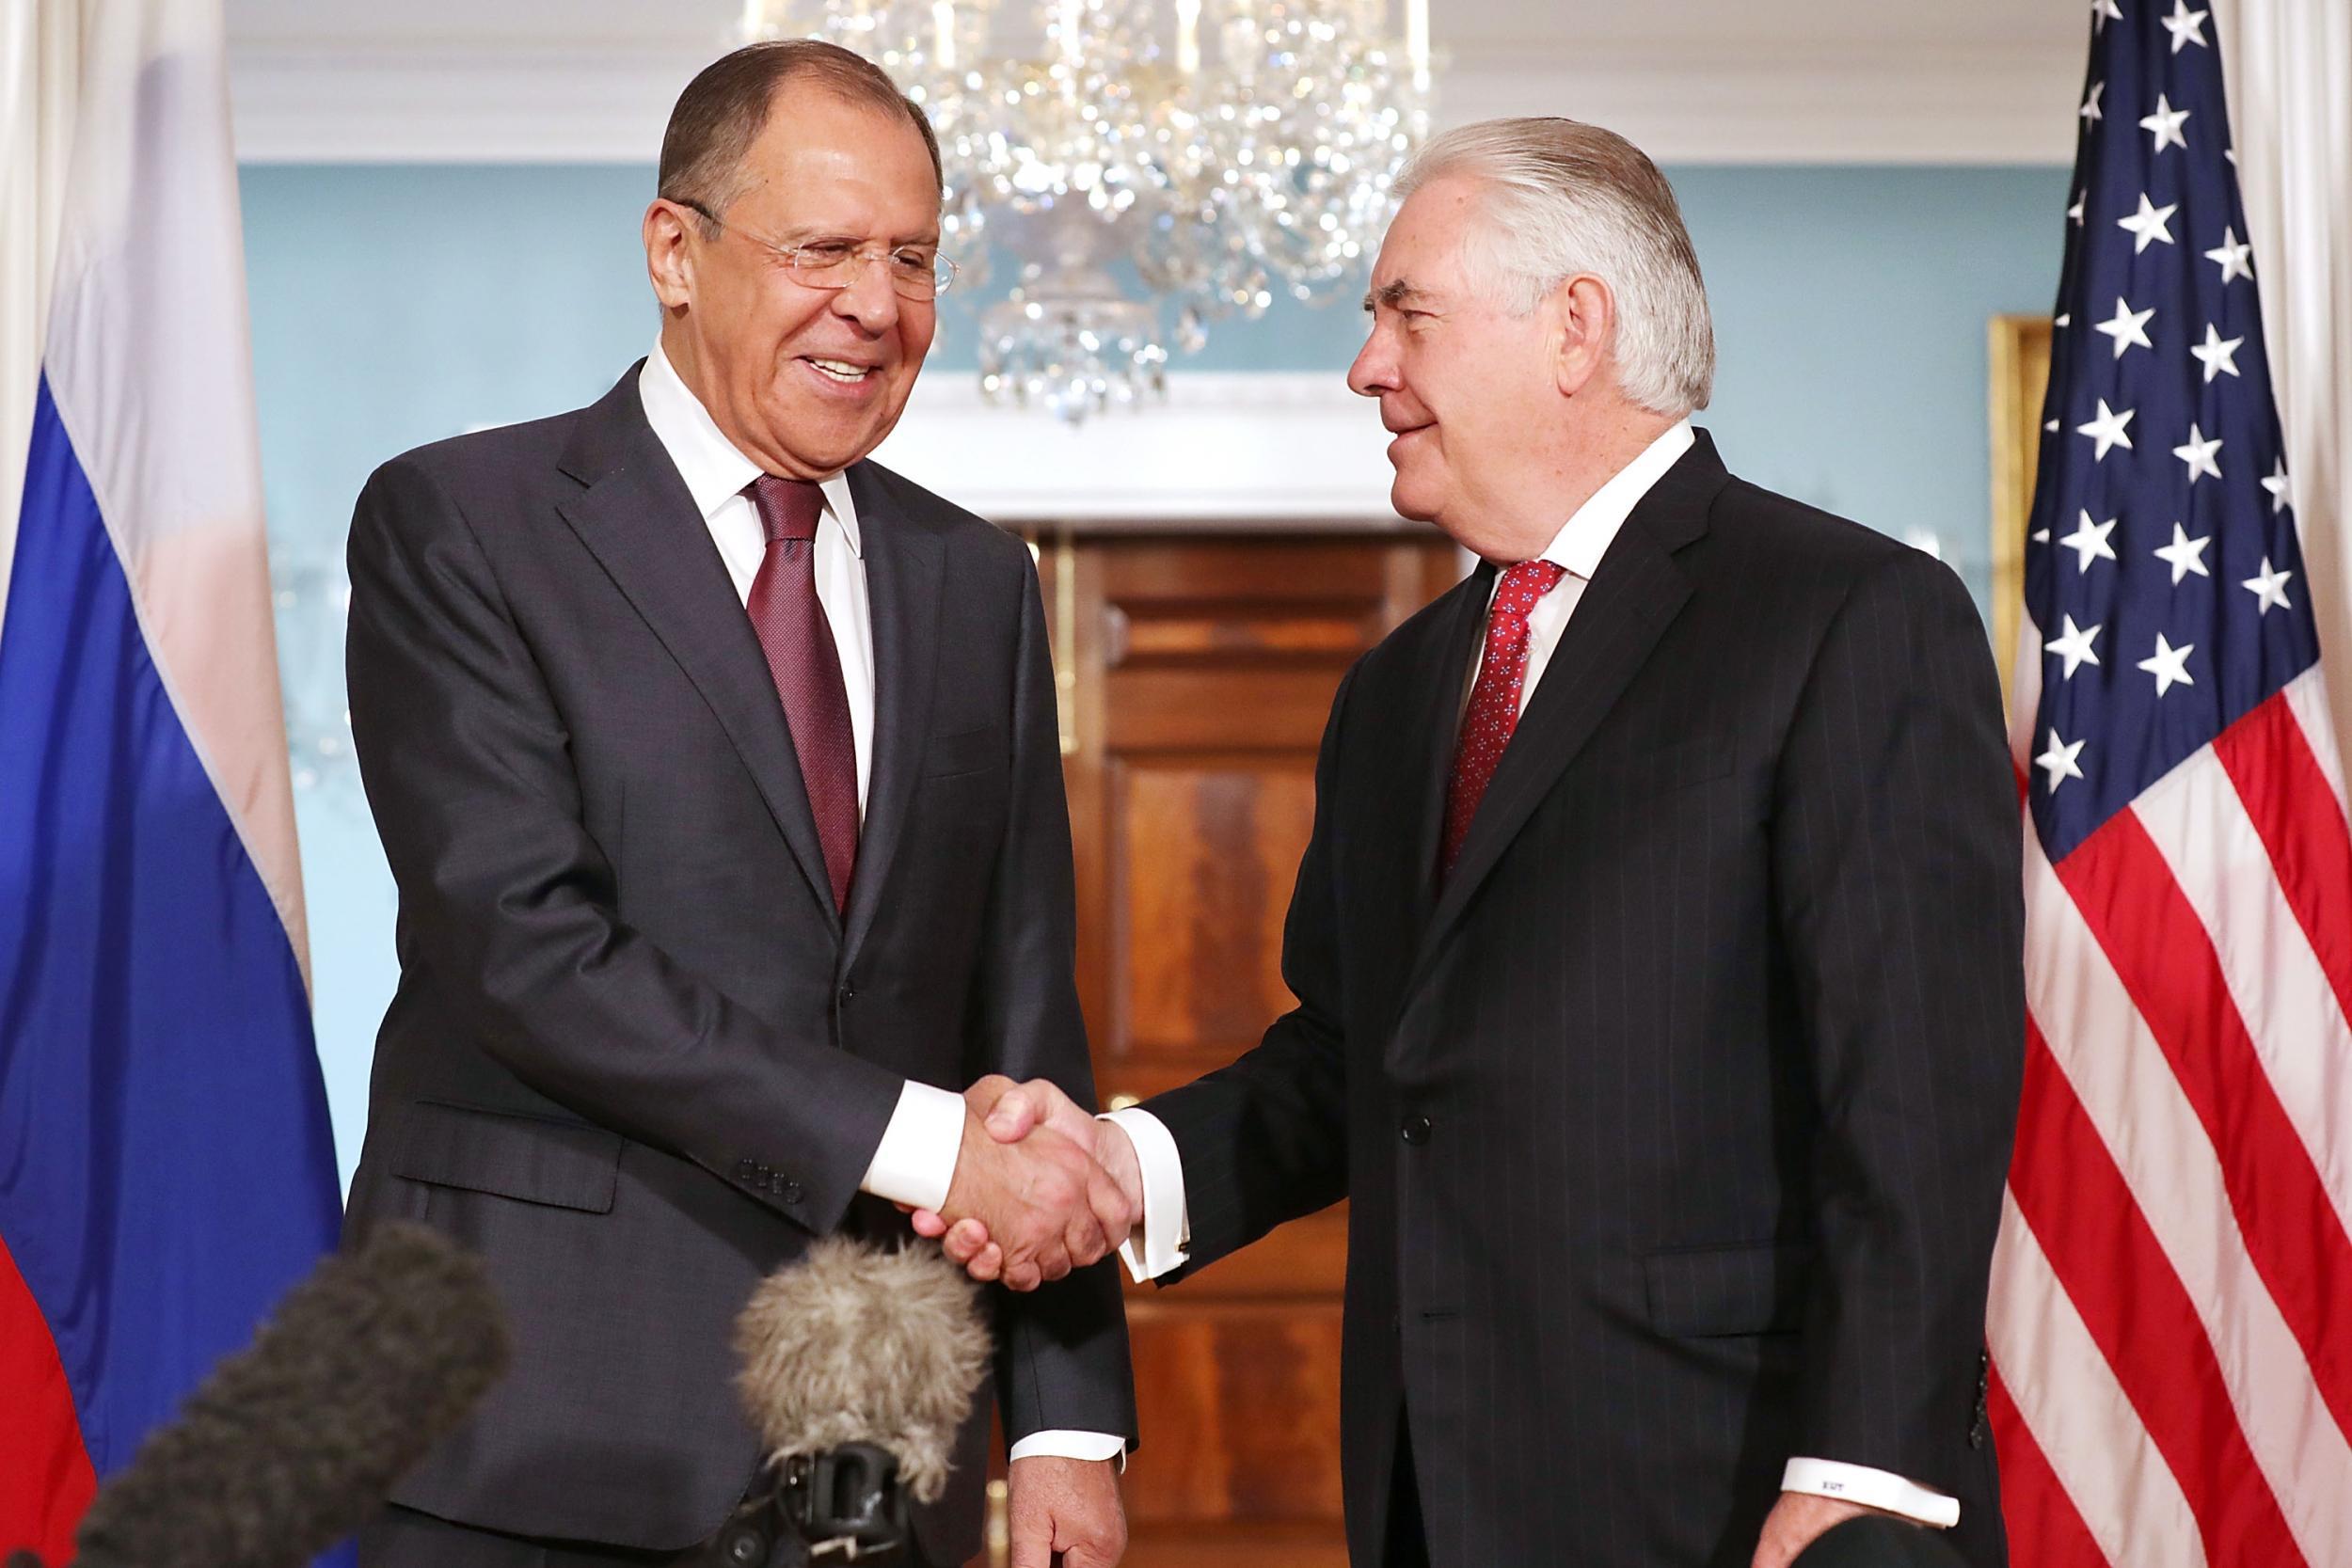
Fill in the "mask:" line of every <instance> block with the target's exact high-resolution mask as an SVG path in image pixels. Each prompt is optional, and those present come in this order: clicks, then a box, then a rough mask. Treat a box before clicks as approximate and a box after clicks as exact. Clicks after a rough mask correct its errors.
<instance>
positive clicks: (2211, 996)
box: [2057, 811, 2352, 1430]
mask: <svg viewBox="0 0 2352 1568" xmlns="http://www.w3.org/2000/svg"><path fill="white" fill-rule="evenodd" d="M2057 871H2058V879H2059V880H2060V881H2061V882H2062V883H2064V884H2065V886H2066V889H2067V891H2068V892H2069V893H2070V894H2072V895H2074V904H2075V906H2076V907H2077V908H2078V909H2079V910H2081V911H2082V914H2083V918H2084V921H2085V922H2086V923H2087V924H2088V925H2089V927H2090V930H2091V932H2092V934H2093V935H2094V936H2095V937H2096V938H2097V939H2098V942H2099V945H2100V947H2101V948H2102V949H2103V950H2104V951H2105V952H2106V955H2107V959H2108V962H2109V963H2110V964H2112V965H2113V967H2114V970H2115V974H2116V976H2117V978H2119V979H2120V980H2122V983H2123V987H2124V990H2126V991H2128V992H2129V993H2130V995H2131V998H2132V1001H2133V1003H2134V1005H2135V1006H2137V1008H2138V1011H2139V1014H2140V1017H2141V1018H2142V1019H2144V1020H2145V1021H2146V1022H2147V1024H2148V1027H2149V1030H2150V1032H2151V1033H2152V1034H2153V1037H2154V1038H2155V1040H2156V1042H2157V1044H2158V1045H2159V1046H2160V1047H2161V1048H2162V1049H2163V1052H2164V1055H2165V1059H2166V1060H2167V1061H2168V1062H2169V1063H2170V1064H2171V1068H2172V1071H2173V1074H2174V1076H2175V1078H2176V1079H2177V1080H2178V1081H2179V1083H2180V1085H2181V1089H2182V1091H2183V1093H2185V1095H2186V1096H2187V1098H2188V1101H2189V1104H2190V1105H2191V1106H2192V1107H2193V1108H2194V1109H2195V1111H2196V1113H2197V1119H2198V1120H2199V1121H2200V1122H2201V1123H2202V1124H2203V1126H2204V1129H2205V1134H2206V1137H2207V1138H2208V1140H2209V1141H2210V1142H2211V1143H2212V1145H2213V1147H2214V1149H2215V1150H2216V1152H2217V1153H2218V1154H2219V1156H2220V1167H2221V1179H2222V1183H2223V1190H2224V1191H2225V1192H2226V1193H2227V1194H2228V1196H2229V1201H2230V1206H2231V1208H2232V1209H2233V1211H2234V1212H2235V1213H2236V1217H2237V1221H2238V1226H2239V1228H2240V1230H2241V1232H2242V1233H2243V1235H2244V1237H2245V1240H2246V1247H2247V1252H2248V1254H2249V1257H2251V1258H2252V1259H2253V1262H2254V1267H2255V1269H2256V1271H2257V1272H2258V1273H2259V1274H2260V1275H2262V1278H2263V1282H2264V1284H2265V1285H2266V1286H2267V1287H2268V1289H2269V1292H2270V1295H2271V1298H2272V1299H2273V1300H2274V1301H2276V1302H2277V1304H2278V1307H2279V1310H2280V1314H2281V1315H2282V1316H2283V1317H2284V1318H2285V1319H2286V1322H2287V1326H2288V1327H2289V1328H2290V1329H2291V1330H2292V1331H2293V1332H2294V1334H2295V1338H2296V1341H2297V1342H2298V1343H2299V1344H2301V1345H2302V1347H2303V1351H2304V1354H2305V1355H2307V1356H2309V1357H2311V1358H2312V1363H2313V1366H2312V1370H2313V1372H2314V1374H2315V1375H2316V1376H2317V1378H2318V1382H2319V1389H2320V1395H2321V1397H2322V1398H2323V1399H2325V1400H2326V1401H2327V1402H2328V1409H2329V1410H2331V1411H2332V1412H2334V1414H2335V1418H2336V1424H2337V1425H2338V1426H2339V1427H2343V1428H2344V1429H2346V1430H2352V1383H2347V1382H2346V1380H2345V1378H2344V1375H2343V1374H2344V1369H2343V1368H2342V1367H2340V1366H2338V1365H2337V1364H2336V1363H2337V1360H2338V1359H2339V1358H2336V1357H2333V1356H2329V1355H2327V1354H2325V1353H2326V1349H2327V1344H2328V1330H2329V1323H2330V1313H2329V1309H2328V1303H2329V1302H2331V1301H2345V1300H2352V1294H2347V1292H2352V1241H2347V1239H2346V1237H2345V1235H2344V1225H2343V1222H2342V1220H2341V1219H2340V1218H2339V1217H2338V1216H2337V1214H2336V1212H2335V1209H2334V1207H2333V1205H2331V1204H2330V1203H2329V1202H2328V1195H2327V1190H2326V1188H2325V1186H2324V1185H2323V1184H2322V1183H2321V1181H2320V1179H2319V1173H2318V1171H2317V1170H2316V1169H2314V1168H2313V1166H2312V1159H2311V1154H2310V1151H2309V1150H2307V1149H2306V1148H2304V1147H2303V1143H2302V1140H2301V1139H2300V1138H2299V1137H2297V1136H2296V1132H2295V1127H2294V1124H2293V1123H2292V1122H2291V1121H2290V1120H2289V1119H2288V1117H2287V1115H2286V1111H2285V1109H2284V1108H2283V1107H2282V1106H2281V1105H2280V1103H2279V1098H2278V1095H2277V1094H2276V1093H2275V1092H2274V1091H2273V1089H2272V1088H2271V1085H2270V1082H2269V1080H2268V1079H2266V1078H2265V1077H2264V1076H2263V1073H2262V1068H2261V1063H2260V1061H2259V1059H2258V1057H2257V1056H2256V1053H2255V1051H2254V1046H2253V1042H2252V1040H2251V1039H2249V1037H2248V1036H2247V1032H2246V1024H2245V1021H2244V1020H2243V1019H2242V1018H2241V1017H2240V1016H2239V1014H2238V1010H2237V1006H2236V1005H2235V1003H2234V1002H2233V1001H2232V999H2231V996H2230V991H2229V987H2228V985H2227V983H2226V982H2225V981H2224V980H2223V978H2222V974H2221V965H2220V960H2219V958H2217V956H2216V954H2215V953H2214V950H2213V943H2212V942H2211V941H2210V940H2209V939H2208V938H2207V937H2206V935H2205V931H2204V927H2203V926H2202V925H2201V923H2200V922H2199V921H2198V918H2197V913H2196V911H2194V910H2193V909H2191V908H2190V907H2189V905H2188V902H2187V900H2186V899H2185V898H2184V897H2183V896H2182V895H2181V891H2180V889H2179V887H2178V886H2176V885H2175V884H2174V882H2173V880H2172V878H2171V875H2170V873H2169V869H2168V868H2167V867H2166V865H2165V863H2164V858H2163V856H2162V855H2161V854H2160V853H2159V852H2158V851H2157V849H2156V847H2155V846H2154V845H2153V843H2151V842H2150V840H2149V838H2148V833H2147V830H2146V829H2145V828H2144V827H2142V826H2141V825H2140V821H2139V819H2138V817H2137V816H2135V815H2134V814H2133V813H2132V812H2130V811H2123V812H2119V813H2117V814H2116V815H2115V816H2112V817H2110V818H2108V820H2107V821H2106V823H2104V824H2102V825H2101V827H2100V828H2099V829H2098V831H2097V832H2094V833H2092V834H2091V835H2090V837H2089V838H2086V839H2085V840H2084V841H2083V842H2082V844H2081V845H2080V846H2079V847H2076V849H2075V850H2074V853H2073V854H2071V855H2069V856H2068V857H2067V858H2066V859H2065V860H2064V861H2062V862H2060V863H2058V866H2057Z"/></svg>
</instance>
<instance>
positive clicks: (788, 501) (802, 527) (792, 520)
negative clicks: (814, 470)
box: [745, 474, 825, 545]
mask: <svg viewBox="0 0 2352 1568" xmlns="http://www.w3.org/2000/svg"><path fill="white" fill-rule="evenodd" d="M745 488H746V489H747V490H748V491H749V492H750V494H751V498H752V505H753V506H755V507H756V508H758V510H759V524H760V527H762V528H764V529H766V530H767V531H768V543H770V544H771V545H772V544H774V543H776V542H777V541H778V540H780V539H814V538H816V537H817V519H818V517H819V516H820V515H823V513H824V510H825V493H824V492H823V491H822V490H820V489H818V487H817V486H816V485H814V484H812V483H809V482H808V481H807V480H804V479H780V478H778V477H777V476H776V475H774V474H762V475H760V476H759V477H758V478H757V479H755V480H754V481H752V482H751V483H750V484H749V485H747V486H745Z"/></svg>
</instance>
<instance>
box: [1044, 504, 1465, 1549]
mask: <svg viewBox="0 0 2352 1568" xmlns="http://www.w3.org/2000/svg"><path fill="white" fill-rule="evenodd" d="M1040 564H1041V570H1042V573H1043V577H1044V585H1045V591H1046V594H1047V608H1048V610H1049V613H1050V615H1051V618H1052V620H1053V623H1054V626H1055V628H1056V644H1057V645H1056V670H1057V675H1058V678H1059V680H1060V682H1061V687H1062V690H1061V699H1062V727H1063V736H1062V742H1063V753H1064V761H1065V764H1066V768H1067V774H1068V780H1069V785H1070V806H1071V823H1072V828H1073V832H1074V834H1075V839H1076V852H1077V879H1078V944H1079V945H1078V977H1079V985H1080V988H1081V995H1082V998H1083V1000H1084V1003H1085V1006H1086V1013H1087V1022H1088V1025H1089V1033H1090V1036H1091V1038H1092V1041H1093V1046H1094V1056H1095V1075H1096V1082H1097V1084H1098V1085H1099V1086H1100V1089H1101V1093H1102V1095H1103V1098H1104V1101H1105V1103H1116V1102H1120V1101H1125V1100H1129V1099H1139V1098H1142V1097H1144V1096H1147V1095H1150V1094H1152V1093H1155V1092H1157V1091H1158V1090H1161V1089H1164V1088H1168V1087H1170V1086H1172V1085H1177V1084H1182V1083H1184V1082H1187V1081H1189V1080H1190V1079H1192V1078H1195V1077H1197V1076H1199V1075H1200V1073H1202V1072H1204V1071H1206V1070H1208V1069H1211V1068H1215V1067H1217V1066H1220V1065H1222V1064H1223V1063H1225V1062H1228V1061H1231V1060H1232V1058H1233V1057H1235V1056H1237V1055H1239V1054H1240V1053H1242V1052H1244V1051H1246V1050H1248V1048H1249V1047H1250V1046H1252V1045H1254V1044H1256V1043H1257V1040H1258V1037H1259V1036H1260V1034H1261V1033H1262V1032H1263V1030H1264V1028H1265V1026H1266V1024H1267V1023H1268V1022H1271V1021H1272V1020H1273V1019H1274V1018H1275V1017H1276V1015H1278V1014H1279V1013H1280V1012H1281V1011H1283V1010H1284V1009H1285V1008H1287V1007H1288V1006H1290V1005H1291V996H1290V992H1289V991H1288V990H1286V989H1284V987H1283V985H1282V980H1281V974H1280V969H1279V960H1280V956H1281V928H1282V916H1283V911H1285V909H1286V908H1287V907H1288V905H1289V902H1290V895H1291V886H1292V882H1293V880H1294V879H1295V876H1296V873H1297V869H1298V858H1299V855H1300V853H1301V851H1303V850H1304V848H1305V847H1306V844H1307V835H1308V832H1309V830H1310V828H1311V825H1312V822H1313V816H1314V760H1315V749H1316V746H1317V743H1318V742H1319V741H1320V740H1321V738H1322V734H1323V723H1324V720H1325V718H1326V716H1327V713H1328V711H1329V707H1330V702H1331V694H1332V692H1333V691H1334V690H1335V689H1337V687H1338V685H1339V679H1340V676H1341V674H1342V673H1344V672H1345V670H1346V669H1347V666H1348V665H1349V664H1350V663H1351V662H1352V661H1353V660H1354V659H1355V657H1356V656H1357V655H1359V654H1360V653H1361V652H1363V651H1364V650H1365V649H1366V648H1369V647H1370V646H1372V644H1373V643H1375V641H1378V640H1379V639H1380V638H1381V636H1382V635H1384V634H1385V633H1386V632H1387V631H1388V630H1389V629H1390V628H1391V627H1392V626H1395V625H1396V624H1397V623H1398V622H1399V621H1401V620H1403V619H1404V618H1405V617H1406V615H1409V614H1410V613H1412V612H1413V611H1414V610H1418V609H1420V608H1421V607H1422V605H1423V604H1425V603H1427V602H1428V601H1429V600H1430V599H1431V598H1433V597H1435V596H1436V595H1437V594H1439V593H1441V592H1443V591H1444V590H1445V588H1447V587H1448V586H1450V585H1451V584H1452V583H1453V582H1454V580H1455V579H1456V578H1457V577H1458V575H1459V567H1458V565H1457V564H1456V557H1455V554H1454V547H1453V546H1452V545H1451V544H1449V543H1448V542H1446V541H1445V540H1444V539H1442V538H1441V537H1439V536H1438V535H1437V534H1436V533H1434V532H1431V531H1419V530H1416V531H1411V532H1409V533H1398V532H1388V533H1380V534H1364V533H1358V534H1331V533H1320V534H1293V535H1288V536H1274V537H1268V536H1266V535H1265V534H1263V533H1253V534H1251V535H1249V536H1248V537H1235V536H1232V535H1223V536H1200V535H1157V536H1136V535H1125V536H1119V535H1108V536H1091V537H1077V538H1072V537H1070V536H1067V535H1064V536H1061V537H1058V538H1048V539H1046V540H1044V541H1041V558H1040ZM1345 1264H1346V1216H1345V1213H1344V1211H1343V1210H1332V1211H1329V1212H1325V1213H1321V1214H1317V1215H1313V1216H1311V1217H1310V1218H1307V1219H1303V1220H1300V1221H1298V1222H1296V1223H1295V1224H1293V1225H1290V1226H1287V1227H1283V1228H1282V1229H1281V1230H1279V1231H1277V1232H1276V1233H1275V1234H1273V1235H1272V1236H1269V1237H1267V1238H1266V1239H1265V1240H1263V1241H1262V1242H1260V1243H1258V1244H1257V1245H1256V1246H1253V1247H1250V1248H1249V1249H1248V1250H1247V1251H1245V1252H1243V1253H1241V1254H1239V1255H1237V1256H1235V1257H1233V1258H1231V1259H1225V1260H1224V1261H1222V1262H1220V1263H1219V1264H1218V1265H1217V1266H1216V1268H1214V1269H1211V1270H1209V1271H1208V1272H1206V1273H1205V1274H1204V1275H1201V1276H1200V1277H1199V1278H1197V1279H1194V1280H1190V1281H1188V1282H1186V1283H1185V1284H1184V1287H1183V1288H1182V1289H1180V1290H1175V1291H1159V1290H1158V1289H1157V1288H1155V1287H1152V1286H1142V1287H1131V1288H1130V1291H1129V1294H1128V1314H1129V1321H1130V1323H1131V1324H1132V1327H1133V1332H1134V1338H1135V1355H1136V1398H1137V1402H1138V1405H1139V1413H1140V1417H1141V1420H1142V1429H1143V1449H1142V1451H1141V1452H1140V1453H1139V1454H1137V1455H1136V1459H1135V1460H1134V1462H1133V1463H1132V1464H1131V1465H1129V1467H1128V1472H1127V1483H1126V1496H1127V1511H1128V1516H1129V1520H1130V1523H1131V1525H1132V1527H1133V1530H1134V1544H1133V1546H1132V1548H1131V1549H1130V1551H1129V1553H1128V1558H1127V1560H1128V1562H1129V1563H1131V1564H1133V1565H1134V1568H1210V1565H1223V1564H1235V1565H1239V1564H1243V1563H1248V1564H1251V1565H1253V1568H1256V1565H1262V1564H1265V1563H1281V1564H1283V1565H1284V1568H1339V1565H1340V1564H1343V1563H1344V1562H1345V1560H1346V1552H1345V1547H1344V1545H1343V1540H1342V1530H1341V1514H1340V1465H1339V1365H1340V1292H1341V1284H1342V1279H1343V1272H1344V1269H1345Z"/></svg>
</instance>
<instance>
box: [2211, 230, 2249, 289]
mask: <svg viewBox="0 0 2352 1568" xmlns="http://www.w3.org/2000/svg"><path fill="white" fill-rule="evenodd" d="M2205 260H2206V261H2218V262H2220V263H2221V281H2222V282H2224V283H2227V282H2229V280H2230V279H2231V278H2233V277H2243V278H2245V279H2246V280H2247V281H2248V282H2249V283H2250V282H2252V281H2253V278H2254V247H2253V246H2252V245H2248V244H2247V243H2246V242H2245V241H2244V240H2241V239H2239V238H2238V237H2237V230H2235V229H2228V228H2225V229H2223V230H2221V243H2220V244H2219V245H2217V246H2215V247H2214V248H2213V249H2211V250H2208V251H2206V252H2205Z"/></svg>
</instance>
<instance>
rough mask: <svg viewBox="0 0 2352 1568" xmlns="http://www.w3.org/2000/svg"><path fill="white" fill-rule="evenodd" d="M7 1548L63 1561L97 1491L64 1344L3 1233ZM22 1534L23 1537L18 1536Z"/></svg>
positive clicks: (2, 1508)
mask: <svg viewBox="0 0 2352 1568" xmlns="http://www.w3.org/2000/svg"><path fill="white" fill-rule="evenodd" d="M0 1390H6V1394H5V1398H6V1402H7V1406H8V1416H7V1418H6V1419H5V1420H0V1524H6V1525H7V1526H8V1527H9V1529H8V1531H7V1532H6V1534H5V1536H0V1548H6V1549H8V1550H14V1549H16V1548H17V1547H20V1546H25V1547H30V1548H31V1549H32V1550H33V1551H35V1552H37V1553H39V1554H40V1556H41V1557H42V1558H44V1559H46V1560H50V1561H53V1562H63V1561H65V1560H67V1559H68V1558H70V1557H72V1555H73V1526H74V1522H75V1521H76V1520H78V1519H80V1518H81V1516H82V1511H83V1510H84V1509H86V1508H87V1507H88V1506H89V1500H90V1497H91V1496H92V1494H94V1493H95V1492H96V1491H97V1488H98V1478H97V1475H96V1473H95V1472H94V1471H93V1470H92V1469H91V1468H90V1462H89V1451H88V1449H86V1448H85V1447H84V1446H83V1443H82V1428H81V1423H80V1421H79V1420H77V1419H76V1418H75V1417H74V1414H73V1390H72V1387H71V1386H69V1385H68V1384H67V1382H66V1376H65V1369H64V1368H63V1367H62V1366H60V1365H59V1364H58V1361H57V1343H56V1339H55V1338H52V1337H51V1335H50V1333H49V1324H48V1322H47V1321H46V1320H45V1319H43V1318H42V1317H41V1314H40V1304H39V1303H38V1302H36V1301H34V1300H33V1293H32V1291H29V1290H27V1289H25V1286H24V1276H23V1275H20V1274H19V1273H18V1272H17V1268H16V1260H15V1259H13V1258H11V1257H9V1255H8V1242H7V1239H6V1238H4V1237H0ZM20 1534H21V1535H22V1537H23V1538H22V1539H17V1538H16V1537H17V1536H18V1535H20Z"/></svg>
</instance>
